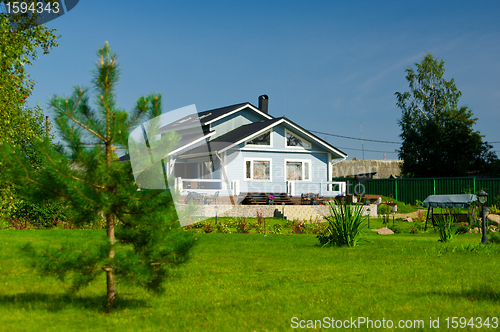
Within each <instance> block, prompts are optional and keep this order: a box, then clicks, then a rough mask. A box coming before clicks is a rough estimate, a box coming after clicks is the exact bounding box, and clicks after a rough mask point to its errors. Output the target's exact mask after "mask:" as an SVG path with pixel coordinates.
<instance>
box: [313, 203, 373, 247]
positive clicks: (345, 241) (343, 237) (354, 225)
mask: <svg viewBox="0 0 500 332" xmlns="http://www.w3.org/2000/svg"><path fill="white" fill-rule="evenodd" d="M328 206H329V209H330V215H329V216H327V217H326V219H327V220H328V224H327V226H326V231H325V232H324V233H323V234H320V235H318V236H317V238H318V239H319V242H320V244H321V245H323V246H325V245H327V244H330V245H337V246H348V247H355V246H356V245H357V244H358V242H359V241H360V239H361V236H362V235H361V231H362V230H363V228H364V227H365V224H364V222H363V205H362V204H356V205H355V206H351V205H347V204H346V203H344V204H338V203H336V202H335V201H329V202H328Z"/></svg>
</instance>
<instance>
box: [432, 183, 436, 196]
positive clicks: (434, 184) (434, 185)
mask: <svg viewBox="0 0 500 332" xmlns="http://www.w3.org/2000/svg"><path fill="white" fill-rule="evenodd" d="M432 186H433V187H434V195H436V179H432Z"/></svg>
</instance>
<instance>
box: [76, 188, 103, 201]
mask: <svg viewBox="0 0 500 332" xmlns="http://www.w3.org/2000/svg"><path fill="white" fill-rule="evenodd" d="M73 188H75V190H76V191H78V193H79V194H80V195H81V196H82V197H83V198H85V199H86V200H87V201H90V202H92V203H94V204H97V202H96V201H94V200H93V199H91V198H88V197H87V196H85V194H84V193H82V191H81V190H80V189H78V188H77V187H76V186H73Z"/></svg>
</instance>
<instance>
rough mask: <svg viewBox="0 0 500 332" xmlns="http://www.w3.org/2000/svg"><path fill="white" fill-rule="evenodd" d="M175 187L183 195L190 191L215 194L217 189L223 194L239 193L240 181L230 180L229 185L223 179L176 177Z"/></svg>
mask: <svg viewBox="0 0 500 332" xmlns="http://www.w3.org/2000/svg"><path fill="white" fill-rule="evenodd" d="M175 188H176V189H177V190H179V192H180V194H181V195H187V194H188V192H190V191H194V192H197V193H200V194H207V195H213V194H215V193H216V192H217V191H218V192H219V194H220V195H221V196H233V195H239V193H240V185H239V181H238V180H235V181H231V182H229V186H228V185H227V183H226V182H225V181H224V180H222V179H183V178H180V177H178V178H175Z"/></svg>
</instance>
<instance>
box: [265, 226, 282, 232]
mask: <svg viewBox="0 0 500 332" xmlns="http://www.w3.org/2000/svg"><path fill="white" fill-rule="evenodd" d="M282 231H283V225H281V224H274V225H272V226H269V229H268V233H269V234H281V233H282Z"/></svg>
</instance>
